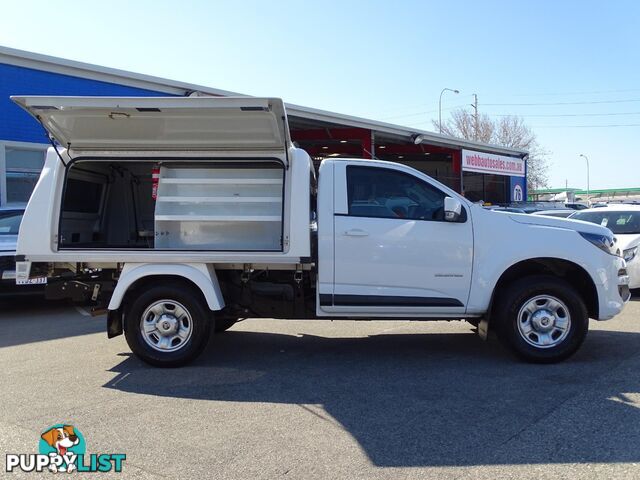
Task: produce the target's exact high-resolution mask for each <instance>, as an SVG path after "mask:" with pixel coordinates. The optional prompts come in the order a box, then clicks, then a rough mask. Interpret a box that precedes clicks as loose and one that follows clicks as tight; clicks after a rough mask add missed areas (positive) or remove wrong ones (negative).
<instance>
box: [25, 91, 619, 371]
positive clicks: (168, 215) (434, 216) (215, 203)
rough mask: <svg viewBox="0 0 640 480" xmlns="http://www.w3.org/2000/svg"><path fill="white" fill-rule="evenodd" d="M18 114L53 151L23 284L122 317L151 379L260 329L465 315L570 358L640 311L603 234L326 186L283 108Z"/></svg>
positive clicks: (80, 100) (174, 102) (29, 215)
mask: <svg viewBox="0 0 640 480" xmlns="http://www.w3.org/2000/svg"><path fill="white" fill-rule="evenodd" d="M14 101H15V102H17V103H18V104H19V105H21V106H22V107H24V108H25V109H26V110H27V111H29V112H30V113H31V114H32V115H33V116H34V117H35V118H36V119H37V120H38V121H39V122H40V123H41V124H42V125H43V126H44V127H45V128H46V129H47V130H48V132H49V134H50V135H51V137H52V139H55V141H57V143H53V141H52V144H53V146H52V148H50V149H49V152H48V154H47V159H46V163H45V167H44V169H43V172H42V174H41V177H40V179H39V181H38V184H37V186H36V188H35V190H34V192H33V195H32V197H31V199H30V201H29V204H28V206H27V209H26V213H25V216H24V219H23V221H22V225H21V229H20V234H19V240H18V248H17V255H18V263H17V273H16V278H17V279H18V280H22V281H25V280H28V279H35V278H46V279H47V287H46V288H47V295H48V297H49V298H71V299H73V300H76V301H84V302H92V303H93V304H94V305H95V306H97V307H98V308H102V309H104V308H105V307H106V309H107V312H108V315H107V318H108V322H107V323H108V325H107V331H108V335H109V337H113V336H116V335H119V334H121V333H123V332H124V334H125V336H126V339H127V342H128V344H129V346H130V348H131V349H132V351H133V352H134V353H135V354H136V355H138V356H139V357H140V358H142V359H143V360H145V361H146V362H148V363H151V364H154V365H159V366H177V365H182V364H185V363H187V362H189V361H190V360H192V359H193V358H195V357H196V356H197V355H198V354H199V353H200V352H201V351H202V350H203V348H204V347H205V345H206V344H207V341H208V339H209V333H210V331H211V330H215V331H216V332H222V331H224V330H226V329H228V328H229V327H231V326H232V325H233V324H234V322H236V321H237V320H238V319H240V318H245V317H264V318H349V319H416V320H429V319H464V320H467V321H469V322H471V323H473V324H475V325H477V326H478V331H479V332H480V333H481V335H483V336H484V337H486V334H487V331H488V327H489V325H490V326H491V328H492V329H495V331H496V332H497V333H498V335H499V337H500V338H501V339H502V340H503V341H504V342H505V343H506V344H507V345H508V346H509V347H510V348H511V349H512V350H513V351H514V352H515V353H516V354H518V355H519V356H520V357H522V358H524V359H526V360H529V361H535V362H554V361H558V360H562V359H564V358H566V357H568V356H569V355H571V354H572V353H574V352H575V351H576V350H577V349H578V347H579V346H580V345H581V343H582V341H583V340H584V338H585V335H586V333H587V329H588V322H589V318H594V319H598V320H606V319H609V318H611V317H613V316H614V315H616V314H618V313H619V312H620V311H621V310H622V308H623V306H624V304H625V302H626V301H627V300H628V298H629V289H628V287H627V285H628V276H627V275H626V270H625V263H624V260H623V259H622V258H620V257H619V256H616V255H615V254H614V242H615V239H614V238H613V236H612V234H611V232H610V231H609V230H607V229H606V228H603V227H601V226H598V225H593V224H589V223H584V222H578V221H571V220H565V219H557V218H551V217H542V216H529V215H525V214H516V213H513V214H511V213H502V212H493V211H488V210H485V209H483V208H482V207H481V206H478V205H474V204H472V203H471V202H469V201H467V200H466V199H465V198H463V197H461V196H460V195H459V194H457V193H456V192H455V191H453V190H451V189H449V188H448V187H446V186H444V185H442V184H440V183H439V182H437V181H435V180H434V179H432V178H430V177H429V176H427V175H425V174H423V173H421V172H419V171H416V170H414V169H412V168H410V167H408V166H405V165H400V164H395V163H390V162H382V161H376V160H362V159H342V158H340V159H326V160H324V161H323V162H322V164H321V165H320V168H319V172H318V178H317V181H316V176H315V172H314V168H313V163H312V161H311V158H310V157H309V155H308V154H307V153H306V152H305V151H303V150H301V149H299V148H296V147H295V146H294V145H293V144H292V143H291V140H290V137H289V131H288V124H287V120H286V113H285V109H284V104H283V102H282V101H281V100H279V99H273V98H271V99H261V98H244V97H243V98H204V97H196V98H93V97H75V98H74V97H14Z"/></svg>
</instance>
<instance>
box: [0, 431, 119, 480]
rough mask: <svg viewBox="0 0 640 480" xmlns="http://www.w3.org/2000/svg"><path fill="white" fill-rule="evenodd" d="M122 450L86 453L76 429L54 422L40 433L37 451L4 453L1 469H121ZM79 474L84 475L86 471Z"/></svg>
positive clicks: (96, 470) (68, 470)
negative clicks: (3, 467)
mask: <svg viewBox="0 0 640 480" xmlns="http://www.w3.org/2000/svg"><path fill="white" fill-rule="evenodd" d="M126 460H127V455H126V454H124V453H91V454H87V443H86V442H85V439H84V436H83V435H82V433H80V430H78V429H77V428H75V427H74V426H73V425H69V424H68V423H58V424H57V425H53V426H51V427H49V428H47V429H46V430H45V431H43V432H42V433H40V441H39V445H38V453H11V452H10V453H7V455H6V463H5V471H6V472H8V473H10V472H13V471H22V472H46V471H47V470H49V471H50V472H53V473H57V472H76V473H77V474H78V475H83V474H84V473H92V472H115V473H120V472H122V468H123V465H124V462H125V461H126ZM81 478H86V475H84V476H82V477H81Z"/></svg>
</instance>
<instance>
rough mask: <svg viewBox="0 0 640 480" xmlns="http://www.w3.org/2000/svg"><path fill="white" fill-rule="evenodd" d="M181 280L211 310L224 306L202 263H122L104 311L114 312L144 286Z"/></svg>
mask: <svg viewBox="0 0 640 480" xmlns="http://www.w3.org/2000/svg"><path fill="white" fill-rule="evenodd" d="M176 280H177V281H181V282H185V283H187V284H188V285H191V286H193V287H194V289H195V290H196V291H199V292H200V294H201V295H202V297H203V299H204V300H205V302H206V304H207V306H208V307H209V309H210V310H212V311H217V310H222V309H223V308H224V306H225V303H224V299H223V297H222V292H221V290H220V284H219V283H218V278H217V276H216V273H215V270H214V269H213V267H212V266H210V265H206V264H126V265H125V266H124V268H123V269H122V273H121V274H120V278H119V279H118V283H117V284H116V288H115V290H114V291H113V294H112V295H111V299H110V301H109V306H108V309H109V311H117V310H119V309H120V307H121V306H122V304H123V302H124V301H125V299H126V297H127V296H128V295H129V294H130V293H131V292H134V291H135V290H137V289H140V288H142V287H144V285H145V284H147V283H155V282H157V281H163V282H167V281H176Z"/></svg>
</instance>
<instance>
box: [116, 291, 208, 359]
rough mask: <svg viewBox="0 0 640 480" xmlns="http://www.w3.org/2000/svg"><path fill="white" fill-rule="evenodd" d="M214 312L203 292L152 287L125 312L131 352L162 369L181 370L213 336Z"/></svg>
mask: <svg viewBox="0 0 640 480" xmlns="http://www.w3.org/2000/svg"><path fill="white" fill-rule="evenodd" d="M210 317H211V311H210V310H209V309H208V307H207V305H206V304H205V303H204V299H203V298H202V296H201V294H200V292H198V291H196V290H195V288H194V287H190V286H188V285H185V284H184V283H179V282H175V283H167V284H164V285H158V286H152V287H150V288H148V289H146V290H145V291H144V292H143V293H141V294H140V295H139V296H137V297H136V298H134V299H133V300H132V301H131V302H129V304H128V305H127V307H126V308H125V325H124V333H125V337H126V339H127V343H128V344H129V348H131V351H132V352H133V353H134V354H135V355H136V356H137V357H139V358H140V359H141V360H143V361H144V362H146V363H149V364H151V365H155V366H158V367H179V366H182V365H185V364H187V363H189V362H190V361H192V360H193V359H194V358H195V357H197V356H198V355H199V354H200V353H201V352H202V350H203V349H204V348H205V346H206V345H207V342H208V340H209V335H210V332H211V320H210Z"/></svg>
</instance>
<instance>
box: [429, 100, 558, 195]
mask: <svg viewBox="0 0 640 480" xmlns="http://www.w3.org/2000/svg"><path fill="white" fill-rule="evenodd" d="M433 124H434V126H435V127H436V128H439V125H438V123H437V122H435V121H434V122H433ZM442 133H444V134H445V135H449V136H452V137H458V138H464V139H466V140H477V141H478V142H482V143H492V144H495V145H500V146H503V147H510V148H517V149H521V150H526V151H527V152H529V157H528V158H527V190H528V191H532V190H536V189H539V188H544V187H546V186H547V184H548V181H549V177H548V169H549V165H548V162H547V155H548V154H547V152H546V151H545V150H544V149H543V148H541V147H540V144H539V143H538V140H537V138H536V134H535V133H534V132H533V130H531V128H529V127H528V126H527V125H526V124H525V123H524V120H523V119H522V117H518V116H507V117H500V118H499V119H497V120H493V119H491V117H489V116H488V115H478V131H477V132H476V122H475V118H474V116H473V115H472V114H471V113H469V112H468V111H466V110H464V109H459V110H454V111H453V112H452V113H451V118H450V119H449V120H447V121H446V122H443V123H442Z"/></svg>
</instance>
